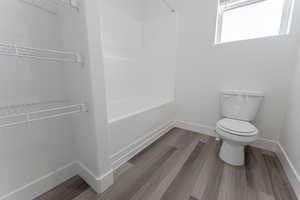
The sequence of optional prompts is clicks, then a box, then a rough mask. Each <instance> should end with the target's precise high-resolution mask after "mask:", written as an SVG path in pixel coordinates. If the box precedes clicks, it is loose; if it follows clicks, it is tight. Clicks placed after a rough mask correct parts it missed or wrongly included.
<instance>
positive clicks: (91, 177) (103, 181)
mask: <svg viewBox="0 0 300 200" xmlns="http://www.w3.org/2000/svg"><path fill="white" fill-rule="evenodd" d="M76 164H77V169H78V171H77V172H78V175H79V176H80V177H81V178H82V179H83V180H85V182H87V184H88V185H89V186H91V187H92V188H93V189H94V190H95V192H97V193H98V194H100V193H103V192H104V191H105V190H106V189H107V188H109V187H110V186H111V185H112V184H113V169H111V170H109V171H108V172H106V173H105V174H103V175H101V176H100V177H97V176H96V175H95V174H94V173H93V172H91V171H90V170H89V169H88V168H87V167H86V166H85V165H84V164H82V163H81V162H76Z"/></svg>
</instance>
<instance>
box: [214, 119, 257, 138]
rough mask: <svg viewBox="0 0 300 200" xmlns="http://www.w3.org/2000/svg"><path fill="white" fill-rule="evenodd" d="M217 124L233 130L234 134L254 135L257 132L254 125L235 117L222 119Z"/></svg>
mask: <svg viewBox="0 0 300 200" xmlns="http://www.w3.org/2000/svg"><path fill="white" fill-rule="evenodd" d="M218 125H219V126H220V127H221V128H223V129H225V130H229V131H232V132H234V134H237V135H244V136H251V135H255V134H256V132H257V129H256V127H255V126H253V125H252V124H251V123H249V122H246V121H240V120H235V119H228V118H225V119H222V120H220V121H219V122H218Z"/></svg>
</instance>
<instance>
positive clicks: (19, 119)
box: [0, 104, 88, 128]
mask: <svg viewBox="0 0 300 200" xmlns="http://www.w3.org/2000/svg"><path fill="white" fill-rule="evenodd" d="M19 107H20V106H19ZM25 107H26V106H24V108H23V109H26V108H25ZM66 109H69V110H67V111H66ZM72 109H73V110H72ZM59 111H61V112H59ZM87 111H88V110H87V105H86V104H74V105H68V106H57V107H55V108H51V109H49V108H48V109H41V110H38V111H27V112H23V113H13V114H8V115H3V116H0V120H4V123H2V124H0V128H4V127H11V126H15V125H19V124H24V123H29V122H34V121H40V120H46V119H53V118H59V117H63V116H67V115H72V114H76V113H81V112H87ZM49 112H50V113H49ZM47 113H48V114H47ZM10 120H11V121H10Z"/></svg>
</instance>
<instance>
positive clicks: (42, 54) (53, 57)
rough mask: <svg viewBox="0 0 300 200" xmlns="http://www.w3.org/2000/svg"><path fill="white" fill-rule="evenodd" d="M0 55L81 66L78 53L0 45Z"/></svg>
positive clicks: (80, 58)
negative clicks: (78, 64)
mask: <svg viewBox="0 0 300 200" xmlns="http://www.w3.org/2000/svg"><path fill="white" fill-rule="evenodd" d="M0 55H6V56H17V57H24V58H32V59H39V60H49V61H57V62H72V63H80V64H83V60H82V57H81V55H80V54H79V53H74V52H67V51H59V50H51V49H40V48H33V47H24V46H19V45H16V44H3V43H0Z"/></svg>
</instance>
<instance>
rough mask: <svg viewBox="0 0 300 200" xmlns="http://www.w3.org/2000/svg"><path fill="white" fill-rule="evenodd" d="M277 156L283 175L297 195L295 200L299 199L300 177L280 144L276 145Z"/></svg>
mask: <svg viewBox="0 0 300 200" xmlns="http://www.w3.org/2000/svg"><path fill="white" fill-rule="evenodd" d="M276 153H277V156H278V158H279V160H280V162H281V164H282V166H283V168H284V171H285V173H286V174H287V176H288V179H289V181H290V183H291V185H292V187H293V188H294V191H295V193H296V195H297V198H298V199H300V175H299V173H298V172H297V170H296V168H295V167H294V165H293V163H292V161H291V160H290V158H289V156H288V154H287V153H286V151H285V150H284V148H283V147H282V146H281V144H280V143H278V146H277V152H276Z"/></svg>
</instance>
